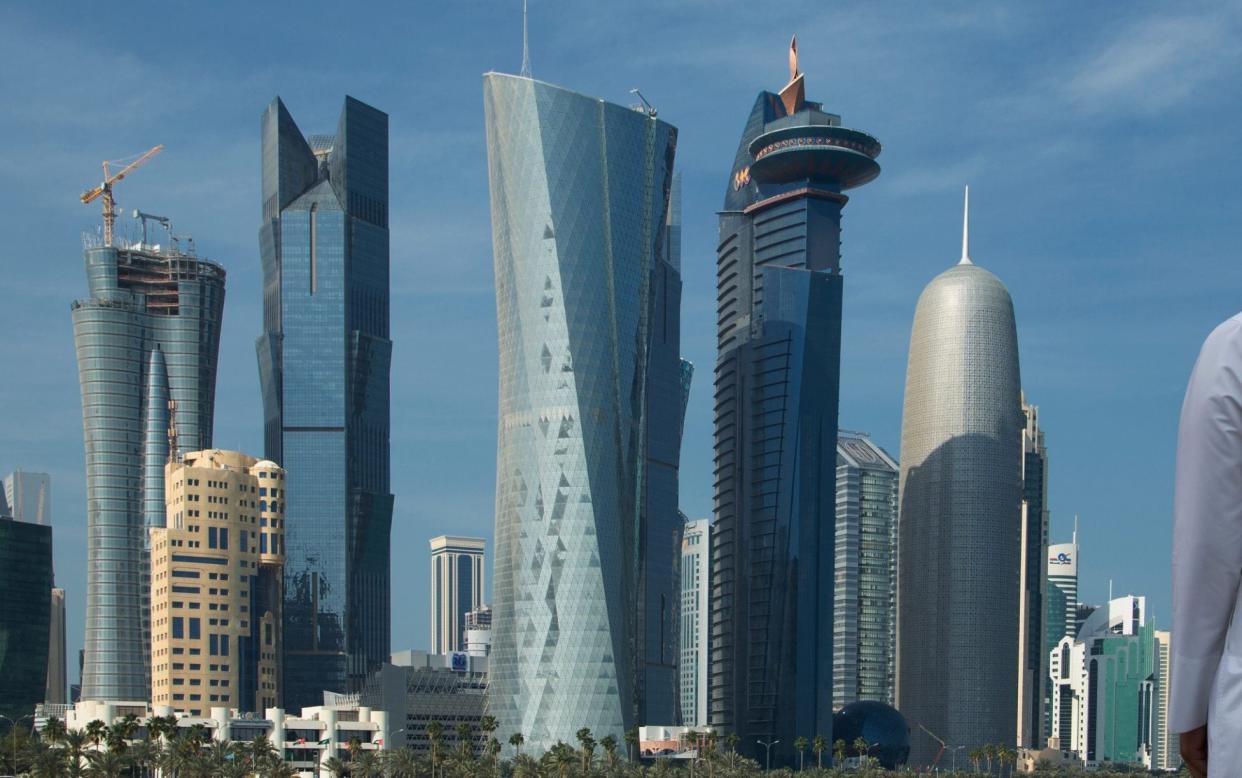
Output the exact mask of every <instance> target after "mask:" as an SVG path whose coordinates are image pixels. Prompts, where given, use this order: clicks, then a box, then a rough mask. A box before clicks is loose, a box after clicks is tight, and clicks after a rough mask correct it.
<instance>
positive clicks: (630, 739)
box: [625, 727, 638, 762]
mask: <svg viewBox="0 0 1242 778" xmlns="http://www.w3.org/2000/svg"><path fill="white" fill-rule="evenodd" d="M637 745H638V727H630V728H629V729H627V730H626V731H625V746H626V749H627V750H628V751H629V752H630V761H631V762H633V761H634V747H635V746H637Z"/></svg>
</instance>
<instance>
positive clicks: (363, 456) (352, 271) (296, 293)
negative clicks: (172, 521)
mask: <svg viewBox="0 0 1242 778" xmlns="http://www.w3.org/2000/svg"><path fill="white" fill-rule="evenodd" d="M261 126H262V137H263V222H262V226H261V227H260V228H259V249H260V257H261V260H262V263H263V330H264V332H263V334H262V335H261V336H259V339H258V342H257V344H256V347H257V350H258V357H259V381H260V385H261V387H262V390H263V415H264V447H265V451H266V458H267V459H270V460H272V461H274V462H277V463H279V464H280V465H281V466H282V467H284V468H285V470H286V471H287V473H288V479H289V480H288V483H289V494H288V500H287V502H286V505H285V513H286V516H287V517H288V528H287V531H286V533H285V544H286V555H287V556H286V562H285V605H284V668H283V669H284V689H285V699H284V705H285V707H287V708H292V709H296V708H299V707H303V706H309V705H317V704H320V701H321V700H322V699H323V697H322V692H323V691H324V690H331V691H340V692H344V691H352V690H354V689H356V688H358V686H359V684H360V683H361V681H362V680H363V679H365V676H366V674H367V673H368V672H369V671H370V670H371V669H374V668H376V667H378V666H379V665H380V664H381V663H382V662H384V661H385V660H386V659H387V657H388V654H389V650H390V647H389V634H390V632H389V629H390V627H389V612H390V607H391V605H390V597H389V529H390V526H391V524H392V505H393V497H392V494H391V493H390V492H389V438H388V425H389V388H388V372H389V363H390V359H391V354H392V341H391V340H389V332H388V115H387V114H385V113H383V112H382V111H379V110H376V109H375V108H372V107H370V106H368V105H366V104H364V103H361V102H359V101H357V100H355V99H353V98H352V97H346V98H345V105H344V107H343V108H342V110H341V116H340V121H339V123H338V125H337V129H336V134H335V135H310V136H305V137H304V136H303V135H302V133H301V131H300V130H299V129H298V127H297V125H296V124H294V122H293V118H292V117H291V116H290V115H289V112H288V111H287V110H286V109H285V106H284V104H283V103H282V102H281V101H280V99H279V98H277V99H275V100H273V101H272V103H271V104H270V105H269V106H268V107H267V110H266V111H264V113H263V118H262V122H261ZM272 496H273V497H275V496H276V495H272ZM281 497H283V495H281Z"/></svg>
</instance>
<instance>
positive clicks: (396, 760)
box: [388, 747, 418, 778]
mask: <svg viewBox="0 0 1242 778" xmlns="http://www.w3.org/2000/svg"><path fill="white" fill-rule="evenodd" d="M388 772H389V775H390V776H391V778H418V757H417V756H415V755H414V750H413V749H411V748H409V747H403V748H398V749H397V750H396V751H390V752H389V754H388Z"/></svg>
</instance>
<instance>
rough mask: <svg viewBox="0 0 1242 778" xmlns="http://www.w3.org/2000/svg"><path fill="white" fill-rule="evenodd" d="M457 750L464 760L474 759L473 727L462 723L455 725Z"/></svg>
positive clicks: (464, 722) (467, 723)
mask: <svg viewBox="0 0 1242 778" xmlns="http://www.w3.org/2000/svg"><path fill="white" fill-rule="evenodd" d="M457 748H458V750H459V751H460V752H461V758H462V759H464V760H471V759H474V727H472V726H470V723H469V722H466V721H463V722H462V723H460V724H458V725H457Z"/></svg>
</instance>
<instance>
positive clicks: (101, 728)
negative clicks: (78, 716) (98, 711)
mask: <svg viewBox="0 0 1242 778" xmlns="http://www.w3.org/2000/svg"><path fill="white" fill-rule="evenodd" d="M107 732H108V725H107V724H105V723H103V722H102V721H100V720H99V719H95V720H94V721H92V722H90V723H89V724H87V725H86V739H87V740H89V741H91V744H92V745H94V746H95V748H99V743H100V742H101V741H102V740H103V739H104V736H105V735H106V734H107Z"/></svg>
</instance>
